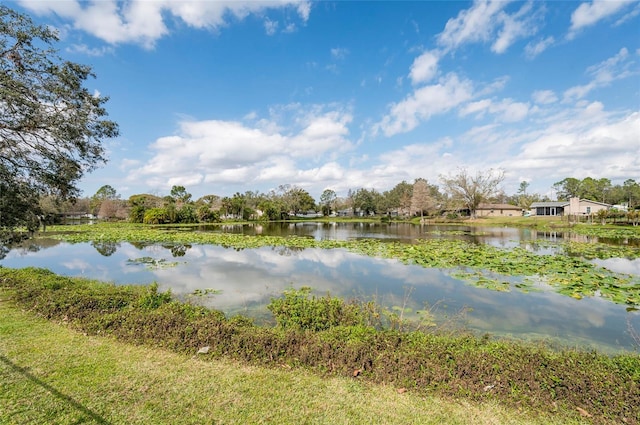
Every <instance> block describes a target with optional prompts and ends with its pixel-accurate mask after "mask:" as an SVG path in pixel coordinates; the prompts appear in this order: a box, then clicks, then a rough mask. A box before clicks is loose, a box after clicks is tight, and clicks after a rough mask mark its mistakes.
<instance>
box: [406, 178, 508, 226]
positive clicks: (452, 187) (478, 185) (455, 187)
mask: <svg viewBox="0 0 640 425" xmlns="http://www.w3.org/2000/svg"><path fill="white" fill-rule="evenodd" d="M440 180H441V182H442V184H443V186H444V187H445V190H446V191H447V192H448V193H449V195H450V196H451V199H452V200H453V201H455V202H459V203H461V204H462V205H464V206H465V207H466V208H468V209H469V213H470V214H471V217H474V218H475V216H476V209H477V208H478V205H480V204H481V203H482V202H486V201H487V200H488V199H489V198H491V197H492V196H494V195H495V194H497V193H499V192H500V188H499V186H500V183H502V181H503V180H504V171H502V170H494V169H490V170H488V171H478V172H477V173H476V175H475V176H472V175H470V174H469V173H468V172H467V170H466V169H464V168H462V169H459V170H458V174H456V175H453V176H440ZM414 190H415V189H414Z"/></svg>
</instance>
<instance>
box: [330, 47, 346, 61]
mask: <svg viewBox="0 0 640 425" xmlns="http://www.w3.org/2000/svg"><path fill="white" fill-rule="evenodd" d="M348 55H349V49H346V48H344V47H335V48H333V49H331V57H332V58H333V59H344V58H346V57H347V56H348Z"/></svg>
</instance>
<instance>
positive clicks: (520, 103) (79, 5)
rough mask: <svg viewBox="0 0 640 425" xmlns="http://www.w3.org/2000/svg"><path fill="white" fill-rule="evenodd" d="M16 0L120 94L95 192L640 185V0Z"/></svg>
mask: <svg viewBox="0 0 640 425" xmlns="http://www.w3.org/2000/svg"><path fill="white" fill-rule="evenodd" d="M9 4H10V5H11V6H12V7H14V8H16V9H17V10H20V11H22V12H26V13H28V14H30V15H31V16H32V17H33V19H34V20H35V21H36V22H38V23H41V24H46V25H50V26H52V27H55V28H57V29H58V30H59V32H60V37H61V42H60V43H59V44H58V46H57V47H58V48H59V49H60V51H61V54H62V56H63V57H65V58H66V59H69V60H72V61H75V62H80V63H85V64H89V65H91V66H92V67H93V69H94V71H95V73H96V75H97V79H95V80H91V81H89V82H88V87H90V88H91V89H92V90H96V91H97V92H99V93H100V94H102V95H107V96H109V97H110V100H109V102H108V103H107V109H108V111H109V114H110V118H111V119H113V120H115V121H116V122H118V123H119V125H120V132H121V135H120V137H118V138H117V139H112V140H109V141H107V142H106V144H105V147H106V149H107V153H108V158H109V161H108V163H107V164H106V165H105V166H104V167H102V168H101V169H99V170H97V171H95V172H93V173H91V174H89V175H87V176H86V177H85V178H84V179H83V180H82V182H81V184H80V187H81V189H82V190H83V191H84V195H86V196H91V195H92V194H94V193H95V192H96V190H97V189H98V188H100V187H101V186H102V185H105V184H109V185H111V186H113V187H114V188H115V189H116V190H117V191H118V193H120V194H121V196H122V197H123V198H128V197H129V196H130V195H132V194H137V193H155V194H159V195H166V194H168V193H169V191H170V188H171V187H172V186H173V185H182V186H185V187H186V188H187V190H188V191H189V192H190V193H192V194H193V195H194V198H197V197H199V196H202V195H206V194H216V195H220V196H229V195H232V194H233V193H235V192H245V191H247V190H258V191H261V192H268V191H269V190H271V189H274V188H277V187H278V186H279V185H282V184H292V185H297V186H299V187H302V188H305V189H306V190H308V191H309V193H311V195H312V196H314V197H315V198H316V199H318V198H319V196H320V194H321V193H322V191H323V190H324V189H327V188H329V189H333V190H335V191H336V192H337V193H338V195H339V196H344V195H345V194H346V192H347V190H348V189H349V188H351V189H358V188H361V187H365V188H374V189H377V190H379V191H384V190H388V189H391V188H392V187H393V186H395V185H396V184H397V183H399V182H401V181H403V180H406V181H409V182H413V181H414V179H416V178H418V177H422V178H426V179H427V180H428V181H429V182H430V183H436V184H437V183H438V182H439V177H440V176H441V175H449V174H453V173H456V172H457V170H458V169H460V168H466V169H467V170H468V171H470V172H472V173H475V172H476V171H478V170H486V169H490V168H501V169H503V170H504V171H505V176H506V178H505V181H504V183H503V187H504V190H505V191H506V192H507V193H508V194H512V193H515V192H516V190H517V188H518V186H519V184H520V182H521V181H523V180H526V181H528V182H529V183H530V187H529V192H538V193H540V194H547V195H550V196H552V197H553V196H554V194H553V192H552V191H551V186H552V185H553V183H554V182H557V181H559V180H562V179H563V178H565V177H576V178H584V177H587V176H591V177H594V178H601V177H606V178H610V179H611V180H612V181H613V183H614V184H617V183H620V184H621V183H622V182H623V181H624V180H626V179H629V178H632V179H635V180H636V181H640V66H639V63H640V2H639V1H604V0H590V1H585V2H580V1H546V2H545V1H528V2H522V1H511V2H510V1H504V0H501V1H447V2H445V1H411V2H404V1H403V2H392V1H375V2H364V1H333V2H332V1H322V2H308V1H293V0H278V1H266V0H264V1H260V0H258V1H250V2H246V1H241V0H238V1H228V2H216V1H175V0H173V1H172V0H158V1H155V0H130V1H126V2H113V1H108V0H101V1H75V0H55V1H42V0H33V1H32V0H20V1H14V2H10V3H9Z"/></svg>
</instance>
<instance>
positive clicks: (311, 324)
mask: <svg viewBox="0 0 640 425" xmlns="http://www.w3.org/2000/svg"><path fill="white" fill-rule="evenodd" d="M310 294H311V288H309V287H306V286H303V287H302V288H300V289H291V290H287V291H284V296H283V297H281V298H272V299H271V302H270V303H269V305H268V306H267V308H268V309H269V311H271V312H272V313H273V315H274V316H275V318H276V322H277V324H278V326H280V327H282V328H284V329H287V328H296V329H303V330H311V331H322V330H326V329H330V328H332V327H335V326H354V325H364V322H365V320H364V316H365V314H364V312H363V311H362V308H361V307H360V305H359V304H357V303H355V302H346V301H344V300H342V299H340V298H335V297H332V296H330V295H326V296H324V297H316V296H315V295H314V296H311V295H310Z"/></svg>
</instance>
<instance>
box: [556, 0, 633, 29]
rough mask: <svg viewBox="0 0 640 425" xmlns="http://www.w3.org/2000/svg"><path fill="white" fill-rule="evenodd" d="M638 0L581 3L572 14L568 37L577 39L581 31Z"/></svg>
mask: <svg viewBox="0 0 640 425" xmlns="http://www.w3.org/2000/svg"><path fill="white" fill-rule="evenodd" d="M636 1H637V0H615V1H611V0H593V1H591V2H585V3H581V4H580V6H578V8H577V9H576V10H574V11H573V13H572V14H571V27H570V28H569V34H568V37H569V38H572V37H575V35H576V33H577V32H578V31H580V30H581V29H583V28H585V27H588V26H591V25H594V24H596V23H597V22H599V21H601V20H603V19H605V18H607V17H609V16H612V15H614V14H616V13H618V12H619V11H621V10H622V9H624V8H625V7H627V6H628V5H629V4H631V3H635V2H636Z"/></svg>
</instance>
